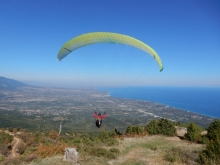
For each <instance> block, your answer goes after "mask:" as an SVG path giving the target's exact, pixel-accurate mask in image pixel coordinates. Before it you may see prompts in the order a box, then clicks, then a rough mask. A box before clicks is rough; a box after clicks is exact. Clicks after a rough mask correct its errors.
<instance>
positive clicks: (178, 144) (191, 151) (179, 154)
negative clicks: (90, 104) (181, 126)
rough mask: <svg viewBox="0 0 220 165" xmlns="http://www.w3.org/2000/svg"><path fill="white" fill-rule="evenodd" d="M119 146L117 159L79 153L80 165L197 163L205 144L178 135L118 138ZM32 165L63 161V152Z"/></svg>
mask: <svg viewBox="0 0 220 165" xmlns="http://www.w3.org/2000/svg"><path fill="white" fill-rule="evenodd" d="M118 140H119V144H118V146H117V149H119V151H120V155H119V156H118V158H117V159H108V158H103V157H96V156H90V155H86V154H85V153H82V152H81V153H79V163H80V164H81V165H135V164H137V165H167V164H172V163H173V162H174V160H175V164H176V165H184V164H194V165H196V164H197V162H196V161H197V156H198V153H199V151H201V150H202V149H204V148H205V145H203V144H196V143H190V142H188V141H184V140H180V139H179V138H178V137H165V136H161V135H157V136H145V137H143V138H124V139H121V140H120V139H118ZM31 164H32V165H46V164H63V165H68V164H71V163H70V162H65V161H63V156H62V155H60V156H53V157H47V158H44V159H41V160H38V161H37V162H32V163H31Z"/></svg>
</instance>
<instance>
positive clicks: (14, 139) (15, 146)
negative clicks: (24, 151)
mask: <svg viewBox="0 0 220 165" xmlns="http://www.w3.org/2000/svg"><path fill="white" fill-rule="evenodd" d="M5 133H8V134H9V135H11V136H13V137H14V138H13V141H12V151H11V154H12V157H13V158H14V157H17V156H19V154H18V153H17V152H16V150H17V146H18V144H19V143H20V141H21V139H20V138H18V137H15V135H14V133H12V132H9V131H5Z"/></svg>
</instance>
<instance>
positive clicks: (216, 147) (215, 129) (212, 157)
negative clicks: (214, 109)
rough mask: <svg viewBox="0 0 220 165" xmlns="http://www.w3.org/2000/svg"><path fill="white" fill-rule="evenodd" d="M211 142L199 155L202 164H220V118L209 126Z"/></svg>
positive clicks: (208, 134)
mask: <svg viewBox="0 0 220 165" xmlns="http://www.w3.org/2000/svg"><path fill="white" fill-rule="evenodd" d="M207 130H208V133H207V138H208V139H209V143H208V144H207V147H206V149H205V150H203V151H202V152H201V153H200V155H199V161H200V163H201V164H207V165H208V164H210V165H212V164H213V165H214V164H220V120H215V121H214V122H212V123H211V124H210V125H209V127H208V129H207Z"/></svg>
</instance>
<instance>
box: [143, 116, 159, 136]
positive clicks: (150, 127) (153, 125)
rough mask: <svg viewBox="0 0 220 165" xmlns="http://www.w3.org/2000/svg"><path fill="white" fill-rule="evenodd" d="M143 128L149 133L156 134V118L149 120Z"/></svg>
mask: <svg viewBox="0 0 220 165" xmlns="http://www.w3.org/2000/svg"><path fill="white" fill-rule="evenodd" d="M145 130H146V131H147V132H148V133H149V134H150V135H155V134H158V122H157V120H155V119H153V120H152V121H150V122H149V123H148V124H147V125H146V127H145Z"/></svg>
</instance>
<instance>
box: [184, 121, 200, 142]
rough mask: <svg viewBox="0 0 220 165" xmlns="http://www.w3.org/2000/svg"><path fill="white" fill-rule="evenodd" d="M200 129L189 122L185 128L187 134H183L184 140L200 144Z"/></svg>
mask: <svg viewBox="0 0 220 165" xmlns="http://www.w3.org/2000/svg"><path fill="white" fill-rule="evenodd" d="M201 131H202V129H201V127H199V126H198V125H196V124H194V123H193V122H191V123H190V124H189V126H188V127H187V133H186V134H185V138H186V139H187V140H189V141H193V142H201V141H202V137H201V135H200V133H201Z"/></svg>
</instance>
